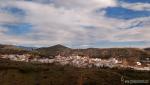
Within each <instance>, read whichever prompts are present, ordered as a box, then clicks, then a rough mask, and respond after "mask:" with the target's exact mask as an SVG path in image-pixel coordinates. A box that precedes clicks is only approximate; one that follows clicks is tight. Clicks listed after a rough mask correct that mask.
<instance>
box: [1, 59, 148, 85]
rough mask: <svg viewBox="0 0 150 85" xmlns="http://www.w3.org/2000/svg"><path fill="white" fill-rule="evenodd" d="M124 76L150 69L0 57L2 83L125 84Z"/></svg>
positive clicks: (136, 76)
mask: <svg viewBox="0 0 150 85" xmlns="http://www.w3.org/2000/svg"><path fill="white" fill-rule="evenodd" d="M122 76H123V77H124V78H125V79H134V80H135V79H145V80H148V79H150V76H149V72H148V71H134V70H132V69H118V68H113V69H109V68H92V69H89V68H76V67H72V66H60V65H54V64H38V63H25V62H14V61H9V60H2V59H1V60H0V85H122V82H121V77H122ZM147 85H148V84H147Z"/></svg>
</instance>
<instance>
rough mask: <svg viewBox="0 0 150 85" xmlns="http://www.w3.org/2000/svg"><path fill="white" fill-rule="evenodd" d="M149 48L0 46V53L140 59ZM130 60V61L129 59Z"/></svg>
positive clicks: (147, 53)
mask: <svg viewBox="0 0 150 85" xmlns="http://www.w3.org/2000/svg"><path fill="white" fill-rule="evenodd" d="M148 51H149V48H146V49H139V48H105V49H101V48H87V49H72V48H69V47H66V46H63V45H60V44H58V45H54V46H51V47H42V48H37V49H35V48H34V49H33V48H28V47H21V46H20V47H18V46H13V45H0V53H1V54H2V53H6V54H7V53H8V54H11V53H13V54H15V53H19V54H21V53H22V54H23V53H28V52H30V53H37V54H40V55H41V56H44V57H52V58H53V57H54V56H57V55H62V56H66V57H67V56H70V55H79V56H88V57H92V58H104V59H107V58H111V57H115V58H127V59H131V58H133V59H140V58H144V57H150V53H149V52H148ZM131 60H132V59H131Z"/></svg>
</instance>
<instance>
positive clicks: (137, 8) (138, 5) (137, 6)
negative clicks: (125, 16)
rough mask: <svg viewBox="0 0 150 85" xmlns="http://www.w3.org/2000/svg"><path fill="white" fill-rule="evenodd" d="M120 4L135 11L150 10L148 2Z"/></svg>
mask: <svg viewBox="0 0 150 85" xmlns="http://www.w3.org/2000/svg"><path fill="white" fill-rule="evenodd" d="M121 6H122V7H124V8H127V9H131V10H135V11H150V4H149V3H122V4H121Z"/></svg>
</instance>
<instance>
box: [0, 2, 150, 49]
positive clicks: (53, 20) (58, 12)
mask: <svg viewBox="0 0 150 85" xmlns="http://www.w3.org/2000/svg"><path fill="white" fill-rule="evenodd" d="M39 1H40V0H39ZM5 2H6V1H4V3H5ZM3 6H15V7H18V8H20V9H22V10H24V11H25V12H26V16H25V17H24V18H22V20H20V19H18V18H17V17H14V16H12V15H11V14H9V13H4V12H2V13H0V23H4V22H5V23H9V22H12V23H14V22H18V20H19V21H20V22H24V23H30V24H32V25H33V27H32V31H31V32H29V33H27V34H26V35H24V36H15V35H7V34H5V33H4V31H1V30H0V32H1V33H0V34H1V36H0V39H2V41H1V43H8V44H18V45H31V46H48V45H54V44H58V43H60V44H67V45H70V46H71V45H74V44H76V45H79V46H90V44H91V43H95V42H99V41H101V40H106V41H112V42H114V41H115V42H120V41H121V42H125V41H146V42H150V41H149V38H150V35H149V32H150V30H149V29H148V27H149V24H148V22H149V20H150V19H149V17H146V18H136V19H131V20H122V19H115V18H109V17H106V16H105V11H101V12H100V13H96V12H94V11H95V10H96V9H101V8H105V7H109V6H117V2H116V0H90V1H88V2H87V0H55V1H54V2H53V3H49V4H43V3H35V2H27V1H24V0H22V1H13V2H9V3H8V2H7V3H5V4H4V5H3ZM139 22H142V26H141V27H133V29H126V28H129V27H132V26H135V25H137V24H138V23H139ZM86 27H93V28H86ZM2 29H4V28H2ZM146 46H150V44H147V45H146Z"/></svg>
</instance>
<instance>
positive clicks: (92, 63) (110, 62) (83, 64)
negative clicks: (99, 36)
mask: <svg viewBox="0 0 150 85" xmlns="http://www.w3.org/2000/svg"><path fill="white" fill-rule="evenodd" d="M1 56H2V57H1V58H3V59H9V60H12V61H21V62H32V63H49V64H52V63H54V64H60V65H71V66H75V67H80V68H92V67H109V68H114V67H125V68H127V67H130V68H133V69H135V70H150V66H149V65H148V66H147V67H142V66H141V65H142V63H141V62H136V66H130V65H125V64H124V61H121V60H119V59H116V58H109V59H100V58H90V57H88V56H83V57H81V56H78V55H73V56H68V57H64V56H61V55H58V56H55V57H54V58H41V57H40V56H35V57H31V55H30V54H24V55H14V54H11V55H1Z"/></svg>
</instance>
